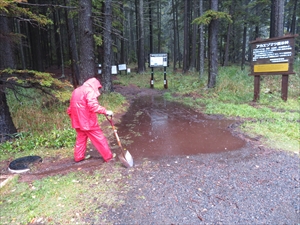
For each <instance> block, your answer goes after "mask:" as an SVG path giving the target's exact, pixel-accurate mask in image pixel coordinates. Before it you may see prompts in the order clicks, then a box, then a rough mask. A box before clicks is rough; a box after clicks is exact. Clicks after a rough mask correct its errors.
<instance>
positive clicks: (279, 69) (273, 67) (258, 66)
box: [249, 35, 296, 75]
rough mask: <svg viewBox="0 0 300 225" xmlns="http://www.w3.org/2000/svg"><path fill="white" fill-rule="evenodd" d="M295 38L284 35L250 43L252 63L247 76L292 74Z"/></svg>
mask: <svg viewBox="0 0 300 225" xmlns="http://www.w3.org/2000/svg"><path fill="white" fill-rule="evenodd" d="M295 37H296V35H286V36H283V37H278V38H270V39H256V40H255V41H252V42H250V44H251V48H252V63H251V74H249V75H276V74H280V75H283V74H294V72H293V62H294V49H295Z"/></svg>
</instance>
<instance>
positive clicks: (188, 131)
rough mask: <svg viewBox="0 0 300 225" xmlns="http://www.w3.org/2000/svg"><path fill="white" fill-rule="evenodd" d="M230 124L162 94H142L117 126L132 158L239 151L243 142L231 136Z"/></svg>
mask: <svg viewBox="0 0 300 225" xmlns="http://www.w3.org/2000/svg"><path fill="white" fill-rule="evenodd" d="M232 123H234V121H229V120H224V119H222V120H218V119H210V118H208V117H207V116H204V115H203V114H200V113H197V112H195V111H194V110H192V109H189V108H187V107H185V106H183V105H181V104H178V103H174V102H169V101H166V100H164V98H163V97H161V96H142V97H139V98H137V99H135V100H134V101H133V103H132V104H131V107H130V108H129V110H128V111H127V113H126V114H125V115H124V116H123V117H122V120H121V123H119V124H118V125H117V127H118V133H119V136H120V137H122V138H123V139H125V140H123V141H124V142H125V144H126V147H127V149H128V150H129V151H130V153H131V154H132V155H134V158H135V159H140V158H152V159H153V158H159V157H165V156H176V155H195V154H200V153H216V152H224V151H232V150H238V149H240V148H242V147H243V146H244V145H245V141H244V140H242V139H240V138H238V137H235V136H233V135H232V133H231V132H230V130H229V126H230V125H231V124H232ZM126 139H127V140H128V142H126Z"/></svg>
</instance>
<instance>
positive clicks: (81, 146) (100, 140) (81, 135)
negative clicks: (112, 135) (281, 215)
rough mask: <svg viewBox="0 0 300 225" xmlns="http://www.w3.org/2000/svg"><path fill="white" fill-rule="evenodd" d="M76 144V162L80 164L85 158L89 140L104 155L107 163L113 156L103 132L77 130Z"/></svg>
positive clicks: (97, 130)
mask: <svg viewBox="0 0 300 225" xmlns="http://www.w3.org/2000/svg"><path fill="white" fill-rule="evenodd" d="M76 133H77V137H76V143H75V149H74V160H75V162H79V161H81V160H83V159H84V158H85V151H86V144H87V139H88V138H89V139H90V140H91V142H92V143H93V145H94V146H95V148H96V149H97V151H98V152H99V153H100V155H102V157H103V159H104V161H105V162H107V161H109V160H110V159H111V158H112V157H113V156H112V153H111V151H110V148H109V146H108V143H107V140H106V138H105V136H104V135H103V132H102V130H101V129H100V128H99V129H96V130H81V129H80V128H76Z"/></svg>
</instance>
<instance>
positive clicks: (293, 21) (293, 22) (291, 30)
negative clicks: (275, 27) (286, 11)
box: [290, 0, 298, 34]
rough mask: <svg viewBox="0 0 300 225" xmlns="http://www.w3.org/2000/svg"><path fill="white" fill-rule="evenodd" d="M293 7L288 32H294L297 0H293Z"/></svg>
mask: <svg viewBox="0 0 300 225" xmlns="http://www.w3.org/2000/svg"><path fill="white" fill-rule="evenodd" d="M294 1H295V2H294V8H293V15H292V22H291V27H290V33H292V34H296V18H297V13H296V12H297V4H298V0H294Z"/></svg>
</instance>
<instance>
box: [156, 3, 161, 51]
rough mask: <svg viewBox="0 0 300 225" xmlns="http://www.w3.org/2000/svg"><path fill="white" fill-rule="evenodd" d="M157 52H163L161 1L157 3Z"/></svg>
mask: <svg viewBox="0 0 300 225" xmlns="http://www.w3.org/2000/svg"><path fill="white" fill-rule="evenodd" d="M156 15H157V31H158V34H157V52H161V0H158V1H157V13H156Z"/></svg>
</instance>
